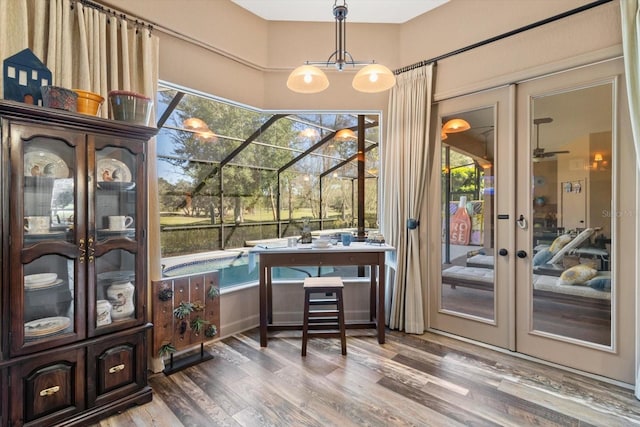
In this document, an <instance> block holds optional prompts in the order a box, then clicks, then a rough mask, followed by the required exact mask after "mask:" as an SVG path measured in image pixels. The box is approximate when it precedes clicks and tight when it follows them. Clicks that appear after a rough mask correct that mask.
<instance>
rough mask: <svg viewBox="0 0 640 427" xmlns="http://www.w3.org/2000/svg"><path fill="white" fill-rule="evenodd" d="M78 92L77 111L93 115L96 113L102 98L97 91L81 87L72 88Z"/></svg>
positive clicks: (102, 100)
mask: <svg viewBox="0 0 640 427" xmlns="http://www.w3.org/2000/svg"><path fill="white" fill-rule="evenodd" d="M73 91H74V92H75V93H77V94H78V113H82V114H88V115H90V116H95V115H96V114H98V110H99V109H100V106H101V105H102V103H103V102H104V98H103V97H101V96H100V95H98V94H97V93H93V92H88V91H86V90H81V89H73Z"/></svg>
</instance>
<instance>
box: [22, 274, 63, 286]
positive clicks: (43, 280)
mask: <svg viewBox="0 0 640 427" xmlns="http://www.w3.org/2000/svg"><path fill="white" fill-rule="evenodd" d="M57 279H58V275H57V274H56V273H38V274H29V275H27V276H24V285H25V286H27V285H28V286H39V285H48V284H49V283H53V282H55V281H56V280H57Z"/></svg>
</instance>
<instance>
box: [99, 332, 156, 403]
mask: <svg viewBox="0 0 640 427" xmlns="http://www.w3.org/2000/svg"><path fill="white" fill-rule="evenodd" d="M144 334H145V332H141V333H137V334H134V335H129V336H126V337H124V338H119V339H113V340H107V341H105V342H103V343H100V344H96V345H94V346H91V347H90V348H89V349H88V352H89V354H88V363H89V372H88V375H89V377H88V397H89V405H90V406H93V405H101V404H103V403H105V402H107V401H112V400H114V399H117V398H120V397H122V396H125V395H127V394H130V393H132V392H134V391H136V390H139V389H142V388H143V387H144V386H145V385H146V370H145V369H144V365H145V364H144V358H145V357H146V350H145V347H146V346H145V343H146V339H145V335H144Z"/></svg>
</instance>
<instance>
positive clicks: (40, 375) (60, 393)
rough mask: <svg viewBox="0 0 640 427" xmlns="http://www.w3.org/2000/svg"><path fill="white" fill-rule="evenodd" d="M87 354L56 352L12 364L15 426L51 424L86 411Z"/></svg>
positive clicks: (81, 352) (13, 420)
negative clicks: (84, 392) (85, 380)
mask: <svg viewBox="0 0 640 427" xmlns="http://www.w3.org/2000/svg"><path fill="white" fill-rule="evenodd" d="M83 355H84V351H83V350H82V349H80V350H67V351H65V352H54V353H49V354H47V355H46V356H38V357H34V358H33V359H29V360H27V361H26V362H24V363H22V364H21V365H17V366H13V367H11V383H12V389H11V394H10V396H9V400H10V407H11V414H12V415H11V422H12V425H22V424H28V425H50V424H52V423H54V422H55V421H57V420H60V419H63V418H66V417H68V416H70V415H72V414H74V413H76V412H79V411H81V410H83V409H84V397H83V396H84V394H83V388H84V380H83V379H84V357H83Z"/></svg>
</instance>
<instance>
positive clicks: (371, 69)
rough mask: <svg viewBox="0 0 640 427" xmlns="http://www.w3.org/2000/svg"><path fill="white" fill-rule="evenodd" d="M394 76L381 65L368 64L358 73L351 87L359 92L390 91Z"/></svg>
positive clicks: (394, 82)
mask: <svg viewBox="0 0 640 427" xmlns="http://www.w3.org/2000/svg"><path fill="white" fill-rule="evenodd" d="M395 84H396V76H394V75H393V73H392V72H391V70H390V69H388V68H387V67H385V66H384V65H381V64H370V65H367V66H366V67H364V68H362V69H361V70H360V71H358V74H356V76H355V77H354V78H353V82H352V83H351V85H352V86H353V88H354V89H355V90H357V91H359V92H366V93H376V92H382V91H385V90H388V89H391V88H392V87H393V86H394V85H395Z"/></svg>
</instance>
